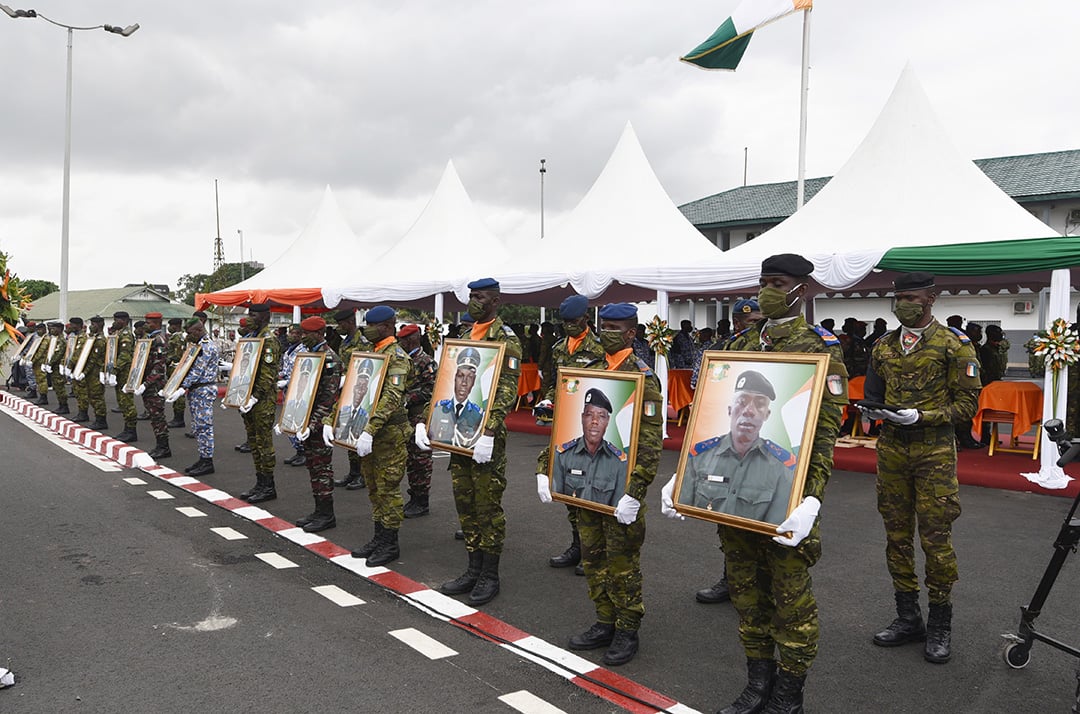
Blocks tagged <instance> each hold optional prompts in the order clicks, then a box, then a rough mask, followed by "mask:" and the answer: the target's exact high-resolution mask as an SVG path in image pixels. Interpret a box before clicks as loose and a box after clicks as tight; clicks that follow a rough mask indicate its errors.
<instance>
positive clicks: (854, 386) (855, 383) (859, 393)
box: [844, 376, 866, 421]
mask: <svg viewBox="0 0 1080 714" xmlns="http://www.w3.org/2000/svg"><path fill="white" fill-rule="evenodd" d="M865 386H866V377H865V376H859V377H852V378H851V379H849V380H848V383H847V396H848V401H850V402H857V401H859V400H860V399H862V398H863V397H865V396H866V394H865V392H864V391H863V389H864V387H865ZM852 409H855V407H853V406H850V405H849V406H846V407H844V421H847V419H848V416H849V415H850V414H851V413H852V412H851V410H852Z"/></svg>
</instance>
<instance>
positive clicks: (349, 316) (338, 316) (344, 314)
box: [334, 308, 356, 322]
mask: <svg viewBox="0 0 1080 714" xmlns="http://www.w3.org/2000/svg"><path fill="white" fill-rule="evenodd" d="M334 319H335V320H336V321H337V322H345V321H346V320H355V319H356V310H353V309H351V308H350V309H348V310H338V311H337V312H335V313H334Z"/></svg>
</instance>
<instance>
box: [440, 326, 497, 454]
mask: <svg viewBox="0 0 1080 714" xmlns="http://www.w3.org/2000/svg"><path fill="white" fill-rule="evenodd" d="M440 355H441V356H440V358H439V369H438V371H437V372H436V373H435V387H434V389H433V390H432V394H431V410H430V414H429V416H428V423H427V430H428V438H429V439H430V440H431V446H432V448H437V449H443V450H445V451H450V452H452V453H455V454H461V455H463V456H472V453H473V447H474V446H475V445H476V442H477V441H478V440H479V439H480V437H481V436H483V433H484V423H485V422H486V421H487V413H488V407H489V405H490V404H491V400H492V399H494V398H495V392H496V390H498V388H499V375H500V374H501V373H502V367H503V360H504V359H505V358H506V346H505V345H504V344H503V343H502V342H488V341H483V342H474V341H472V340H444V341H443V345H442V352H441V353H440Z"/></svg>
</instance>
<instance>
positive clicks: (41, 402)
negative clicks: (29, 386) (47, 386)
mask: <svg viewBox="0 0 1080 714" xmlns="http://www.w3.org/2000/svg"><path fill="white" fill-rule="evenodd" d="M37 405H38V406H39V407H47V406H49V393H48V392H42V393H41V396H40V397H38V400H37Z"/></svg>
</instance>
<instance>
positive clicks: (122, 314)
mask: <svg viewBox="0 0 1080 714" xmlns="http://www.w3.org/2000/svg"><path fill="white" fill-rule="evenodd" d="M112 316H113V319H116V320H130V319H131V315H129V314H127V313H126V312H125V311H123V310H117V311H116V312H114V313H113V314H112Z"/></svg>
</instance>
